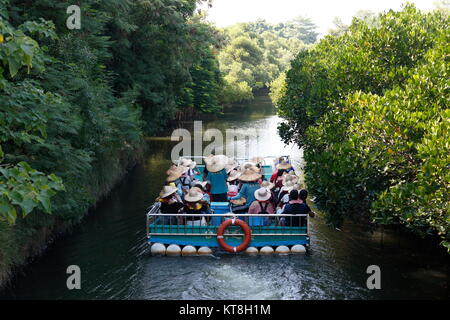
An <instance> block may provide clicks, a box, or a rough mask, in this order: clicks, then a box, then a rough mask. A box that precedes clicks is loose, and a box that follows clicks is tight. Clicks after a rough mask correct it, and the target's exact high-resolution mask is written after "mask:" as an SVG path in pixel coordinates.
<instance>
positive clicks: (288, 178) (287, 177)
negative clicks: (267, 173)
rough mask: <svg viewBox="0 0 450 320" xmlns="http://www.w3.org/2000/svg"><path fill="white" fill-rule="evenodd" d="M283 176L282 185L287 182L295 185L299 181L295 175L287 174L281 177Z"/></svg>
mask: <svg viewBox="0 0 450 320" xmlns="http://www.w3.org/2000/svg"><path fill="white" fill-rule="evenodd" d="M283 176H284V179H283V185H284V184H286V183H288V182H292V184H295V183H297V182H298V180H299V179H298V177H297V176H296V175H295V174H290V173H288V174H286V175H283Z"/></svg>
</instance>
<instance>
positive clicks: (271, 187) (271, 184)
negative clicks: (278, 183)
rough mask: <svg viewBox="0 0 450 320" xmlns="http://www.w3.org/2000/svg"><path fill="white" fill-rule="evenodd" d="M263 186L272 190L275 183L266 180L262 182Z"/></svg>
mask: <svg viewBox="0 0 450 320" xmlns="http://www.w3.org/2000/svg"><path fill="white" fill-rule="evenodd" d="M261 187H263V188H266V189H267V190H272V189H273V188H274V187H275V184H273V183H271V182H269V181H267V180H266V181H263V182H262V183H261Z"/></svg>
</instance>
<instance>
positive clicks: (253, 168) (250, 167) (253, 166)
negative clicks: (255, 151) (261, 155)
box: [241, 162, 260, 173]
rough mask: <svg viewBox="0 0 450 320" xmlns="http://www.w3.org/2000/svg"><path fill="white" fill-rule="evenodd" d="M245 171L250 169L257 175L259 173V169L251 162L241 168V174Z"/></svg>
mask: <svg viewBox="0 0 450 320" xmlns="http://www.w3.org/2000/svg"><path fill="white" fill-rule="evenodd" d="M247 169H251V170H253V171H254V172H257V173H259V172H260V169H259V168H258V167H257V166H255V164H254V163H253V162H246V163H244V164H243V165H242V166H241V172H244V171H245V170H247Z"/></svg>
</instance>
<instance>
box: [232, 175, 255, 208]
mask: <svg viewBox="0 0 450 320" xmlns="http://www.w3.org/2000/svg"><path fill="white" fill-rule="evenodd" d="M261 177H262V176H261V174H260V173H258V172H257V170H256V169H246V170H245V171H244V173H242V174H241V175H240V177H239V180H240V181H241V182H242V183H243V185H242V188H241V190H240V191H239V193H238V194H237V195H236V196H235V197H230V198H228V200H238V199H241V198H245V200H246V201H245V205H241V206H237V207H233V212H238V213H239V212H241V213H242V212H247V211H248V208H249V207H250V205H251V204H252V203H253V201H255V200H256V199H255V191H256V190H258V189H259V188H261V185H260V184H259V183H258V180H259V179H261Z"/></svg>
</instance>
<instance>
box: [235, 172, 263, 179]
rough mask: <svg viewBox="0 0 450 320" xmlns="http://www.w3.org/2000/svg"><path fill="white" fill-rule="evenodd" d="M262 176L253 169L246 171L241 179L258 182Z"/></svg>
mask: <svg viewBox="0 0 450 320" xmlns="http://www.w3.org/2000/svg"><path fill="white" fill-rule="evenodd" d="M261 177H262V175H261V174H259V173H257V172H255V171H253V170H252V169H246V170H245V171H244V172H243V173H242V174H241V175H240V177H239V180H241V181H256V180H258V179H261Z"/></svg>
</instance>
